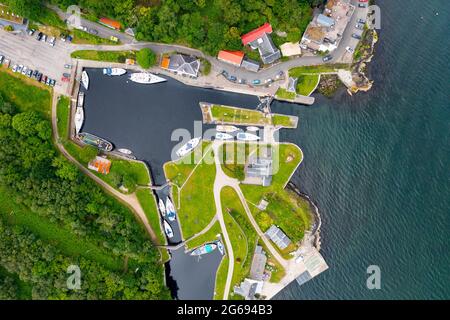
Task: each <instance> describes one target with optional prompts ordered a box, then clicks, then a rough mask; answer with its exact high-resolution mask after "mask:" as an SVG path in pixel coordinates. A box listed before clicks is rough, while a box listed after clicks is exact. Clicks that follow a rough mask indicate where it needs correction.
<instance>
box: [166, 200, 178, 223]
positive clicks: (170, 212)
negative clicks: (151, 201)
mask: <svg viewBox="0 0 450 320" xmlns="http://www.w3.org/2000/svg"><path fill="white" fill-rule="evenodd" d="M166 214H167V218H168V219H169V221H174V220H175V218H176V213H175V207H174V206H173V203H172V201H170V198H169V197H167V200H166Z"/></svg>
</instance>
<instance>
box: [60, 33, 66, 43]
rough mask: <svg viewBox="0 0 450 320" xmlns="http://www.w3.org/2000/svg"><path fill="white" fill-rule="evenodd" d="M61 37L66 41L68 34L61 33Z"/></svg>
mask: <svg viewBox="0 0 450 320" xmlns="http://www.w3.org/2000/svg"><path fill="white" fill-rule="evenodd" d="M60 37H61V41H62V42H66V37H67V36H66V35H65V34H64V33H61V35H60Z"/></svg>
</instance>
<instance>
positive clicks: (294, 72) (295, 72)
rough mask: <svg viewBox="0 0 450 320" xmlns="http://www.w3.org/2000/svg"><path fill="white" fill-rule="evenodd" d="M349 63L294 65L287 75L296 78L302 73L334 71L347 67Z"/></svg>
mask: <svg viewBox="0 0 450 320" xmlns="http://www.w3.org/2000/svg"><path fill="white" fill-rule="evenodd" d="M349 68H350V65H349V64H345V63H340V64H321V65H317V66H303V67H295V68H292V69H290V70H289V76H290V77H294V78H298V77H300V75H304V74H318V73H328V72H336V71H337V70H338V69H349Z"/></svg>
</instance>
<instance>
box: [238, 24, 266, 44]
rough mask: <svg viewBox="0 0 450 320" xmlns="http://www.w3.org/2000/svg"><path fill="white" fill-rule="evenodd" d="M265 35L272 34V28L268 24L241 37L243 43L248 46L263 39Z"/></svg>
mask: <svg viewBox="0 0 450 320" xmlns="http://www.w3.org/2000/svg"><path fill="white" fill-rule="evenodd" d="M265 33H269V34H270V33H272V26H271V25H270V23H268V22H266V23H264V24H263V25H262V26H261V27H259V28H256V29H255V30H252V31H250V32H249V33H246V34H244V35H243V36H242V37H241V40H242V43H243V44H244V46H246V45H248V44H249V43H250V42H253V41H255V40H257V39H259V38H261V37H262V36H263V35H264V34H265Z"/></svg>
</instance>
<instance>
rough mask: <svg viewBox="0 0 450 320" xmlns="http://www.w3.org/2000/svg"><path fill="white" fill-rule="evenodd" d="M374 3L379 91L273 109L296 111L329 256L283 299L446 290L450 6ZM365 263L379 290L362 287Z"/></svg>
mask: <svg viewBox="0 0 450 320" xmlns="http://www.w3.org/2000/svg"><path fill="white" fill-rule="evenodd" d="M377 3H378V4H379V5H380V7H381V14H382V25H381V30H380V42H379V43H378V45H377V48H376V57H375V59H374V61H373V62H372V64H371V73H372V75H371V76H372V78H373V79H374V80H375V85H374V88H373V90H372V91H371V92H370V93H367V94H358V95H357V96H354V97H349V96H348V95H347V94H346V93H343V94H341V95H338V96H337V97H335V98H334V99H332V100H328V99H325V98H320V97H318V101H317V103H316V104H315V105H314V106H313V107H298V106H295V105H288V104H278V105H277V106H276V108H274V109H275V111H281V110H287V111H289V112H292V113H293V114H296V115H298V116H299V117H300V122H299V129H298V130H295V131H285V132H283V134H282V137H281V140H283V139H288V140H290V141H294V142H296V143H297V144H299V145H300V146H301V147H302V149H303V151H304V154H305V160H304V163H303V164H302V165H301V166H300V168H299V170H298V172H297V173H296V175H295V177H294V178H293V181H294V182H295V183H296V184H297V185H298V186H299V187H300V189H301V190H302V191H304V192H305V193H307V194H309V195H311V196H312V198H313V199H314V200H315V201H316V202H317V203H318V205H319V207H320V211H321V213H322V218H323V227H322V240H323V246H322V254H323V255H324V257H325V259H326V260H327V262H328V264H329V266H330V269H329V270H328V271H326V272H325V273H323V274H322V275H320V276H319V277H317V278H316V279H313V280H311V281H309V282H308V283H306V284H304V285H303V286H301V287H299V286H298V285H297V284H296V283H293V284H291V285H290V286H289V287H288V288H286V289H285V290H284V291H283V292H281V293H280V294H279V295H278V296H277V298H278V299H326V298H327V299H349V298H354V299H381V298H382V299H394V298H400V299H407V298H413V299H414V298H441V299H442V298H447V299H448V298H449V297H450V268H449V266H450V258H449V257H450V243H449V239H450V142H449V138H450V75H449V71H450V65H449V59H450V58H449V54H450V45H449V44H450V38H449V35H448V31H449V21H450V7H449V5H448V1H438V0H433V1H420V0H410V1H397V0H395V1H394V0H391V1H381V0H380V1H377ZM436 14H437V15H436ZM369 265H378V266H379V267H380V269H381V289H380V290H368V289H367V288H366V279H367V274H366V269H367V267H368V266H369Z"/></svg>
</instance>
